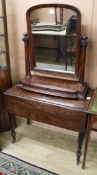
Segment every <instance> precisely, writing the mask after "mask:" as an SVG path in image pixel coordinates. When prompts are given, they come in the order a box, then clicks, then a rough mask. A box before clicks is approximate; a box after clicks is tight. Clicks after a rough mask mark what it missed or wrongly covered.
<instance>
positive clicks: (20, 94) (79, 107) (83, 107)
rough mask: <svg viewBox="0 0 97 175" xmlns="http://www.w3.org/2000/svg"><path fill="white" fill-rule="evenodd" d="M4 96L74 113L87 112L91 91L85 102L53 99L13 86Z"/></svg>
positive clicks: (52, 97) (91, 95)
mask: <svg viewBox="0 0 97 175" xmlns="http://www.w3.org/2000/svg"><path fill="white" fill-rule="evenodd" d="M4 95H7V96H11V97H13V98H15V97H16V98H18V99H27V100H30V101H38V102H41V103H47V104H50V105H55V106H60V107H63V108H69V109H73V110H75V111H81V112H86V113H87V112H88V110H89V108H90V104H91V101H92V97H93V91H91V90H90V91H89V92H88V94H87V98H86V99H85V100H78V99H76V100H75V99H74V100H72V99H66V98H60V97H54V96H50V95H44V94H39V93H34V92H28V91H26V90H22V89H20V88H19V87H17V86H13V87H12V88H10V89H9V90H7V91H6V92H5V93H4Z"/></svg>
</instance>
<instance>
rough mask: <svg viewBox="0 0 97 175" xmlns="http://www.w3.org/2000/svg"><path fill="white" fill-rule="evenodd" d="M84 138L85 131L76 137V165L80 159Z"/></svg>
mask: <svg viewBox="0 0 97 175" xmlns="http://www.w3.org/2000/svg"><path fill="white" fill-rule="evenodd" d="M84 137H85V131H83V132H79V136H78V149H77V153H76V154H77V165H79V162H80V157H81V150H82V144H83V140H84Z"/></svg>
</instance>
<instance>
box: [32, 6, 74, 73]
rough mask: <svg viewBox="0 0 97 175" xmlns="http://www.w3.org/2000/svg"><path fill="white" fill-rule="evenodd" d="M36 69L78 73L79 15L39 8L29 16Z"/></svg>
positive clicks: (61, 10)
mask: <svg viewBox="0 0 97 175" xmlns="http://www.w3.org/2000/svg"><path fill="white" fill-rule="evenodd" d="M30 21H31V30H32V34H33V44H34V52H35V60H36V67H37V68H43V69H50V70H51V69H54V70H57V71H58V70H61V71H67V72H75V56H76V55H75V50H76V43H77V42H76V41H77V40H76V39H77V14H76V13H75V11H73V10H71V9H65V8H59V7H58V8H56V7H55V8H54V7H49V8H40V9H36V10H33V11H32V13H31V15H30Z"/></svg>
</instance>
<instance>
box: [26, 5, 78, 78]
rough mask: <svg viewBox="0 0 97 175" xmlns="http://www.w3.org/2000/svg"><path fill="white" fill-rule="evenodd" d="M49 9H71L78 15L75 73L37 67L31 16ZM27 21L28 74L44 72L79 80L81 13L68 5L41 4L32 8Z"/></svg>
mask: <svg viewBox="0 0 97 175" xmlns="http://www.w3.org/2000/svg"><path fill="white" fill-rule="evenodd" d="M48 7H54V8H66V9H70V10H73V11H74V12H75V13H76V14H77V47H76V53H75V55H76V56H75V72H74V73H68V72H66V71H64V72H63V71H56V70H53V71H52V70H48V69H47V70H43V69H42V70H41V69H39V68H37V67H36V62H35V55H34V45H33V34H32V31H31V22H30V14H31V12H32V11H33V10H36V9H40V8H48ZM26 19H27V32H28V50H29V51H28V52H29V56H28V63H27V65H29V66H28V67H27V70H28V74H30V73H31V70H32V71H33V70H34V71H38V72H42V73H48V74H49V73H50V74H52V75H58V76H59V75H60V76H62V77H63V76H64V77H68V78H70V77H71V78H76V79H78V80H79V72H80V62H81V60H80V38H81V13H80V11H79V10H78V9H77V8H76V7H74V6H71V5H67V4H40V5H36V6H32V7H31V8H29V9H28V10H27V13H26Z"/></svg>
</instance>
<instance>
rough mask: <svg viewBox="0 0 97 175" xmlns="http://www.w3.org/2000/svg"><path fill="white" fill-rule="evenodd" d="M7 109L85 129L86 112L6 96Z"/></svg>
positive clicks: (18, 113)
mask: <svg viewBox="0 0 97 175" xmlns="http://www.w3.org/2000/svg"><path fill="white" fill-rule="evenodd" d="M5 106H6V109H7V110H8V111H9V112H11V113H15V114H16V115H18V116H21V117H26V118H29V119H32V120H35V121H39V122H43V123H47V124H51V125H54V126H59V127H62V128H66V129H70V130H74V131H82V130H84V129H85V124H86V114H85V113H83V112H79V111H75V110H73V109H67V108H65V107H62V106H56V105H54V104H48V103H45V102H39V101H32V100H27V99H23V98H22V99H21V98H14V97H9V96H5Z"/></svg>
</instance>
